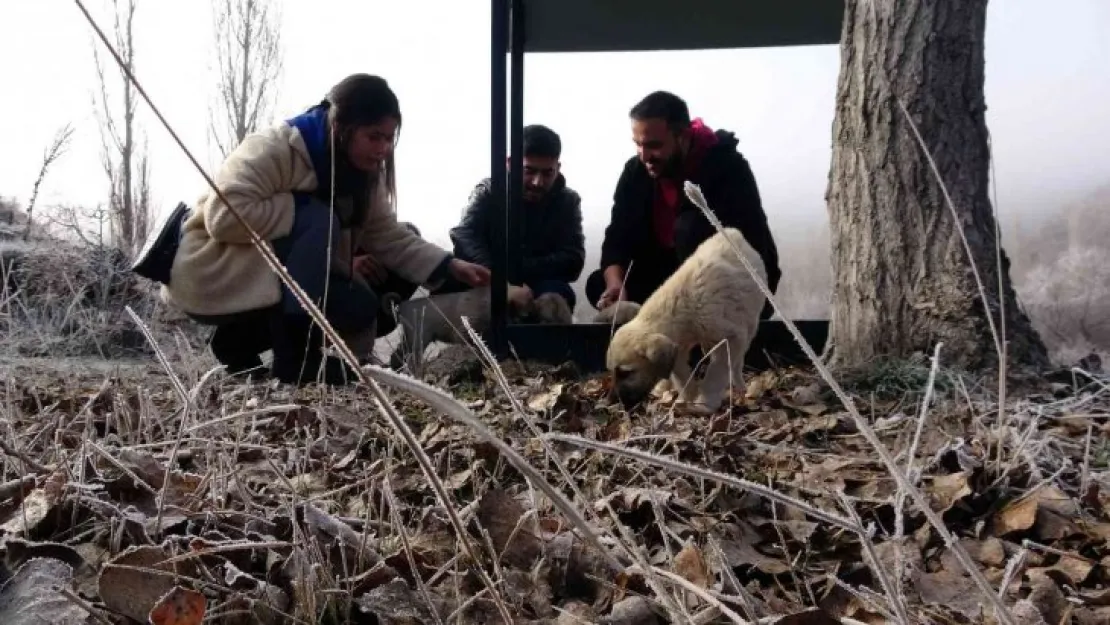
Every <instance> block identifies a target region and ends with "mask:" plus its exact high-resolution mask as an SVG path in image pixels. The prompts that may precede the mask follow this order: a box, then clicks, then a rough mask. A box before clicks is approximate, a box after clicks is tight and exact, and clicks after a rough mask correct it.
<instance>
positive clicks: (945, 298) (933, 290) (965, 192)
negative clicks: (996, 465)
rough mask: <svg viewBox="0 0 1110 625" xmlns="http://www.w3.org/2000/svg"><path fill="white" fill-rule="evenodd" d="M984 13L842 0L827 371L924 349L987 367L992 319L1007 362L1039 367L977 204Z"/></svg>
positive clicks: (946, 4) (944, 0)
mask: <svg viewBox="0 0 1110 625" xmlns="http://www.w3.org/2000/svg"><path fill="white" fill-rule="evenodd" d="M986 13H987V1H986V0H882V1H879V0H847V2H846V6H845V16H844V25H843V31H842V34H841V48H840V50H841V52H840V54H841V57H840V59H841V61H840V63H841V65H840V78H839V83H838V87H837V96H836V118H835V121H834V123H833V156H832V166H831V169H830V172H829V183H828V194H827V199H828V211H829V220H830V225H831V228H832V256H833V271H834V275H835V276H836V284H835V288H834V290H833V298H832V320H831V335H830V343H831V345H830V349H829V354H828V356H829V357H830V363H831V364H832V365H834V366H855V365H862V364H865V363H867V362H868V361H870V360H871V359H872V358H874V357H876V356H893V357H904V356H908V355H910V354H912V353H914V352H923V353H925V354H928V353H930V352H931V351H932V348H933V346H934V345H935V344H936V343H937V342H938V341H943V342H944V353H945V356H946V358H947V362H948V363H949V364H951V365H955V366H962V367H967V368H978V367H984V366H990V365H991V364H997V362H998V361H997V354H998V349H996V347H998V346H996V343H995V341H994V339H993V338H992V328H991V323H992V322H993V324H994V326H995V328H996V329H998V330H999V332H1002V330H1001V328H1003V327H1004V328H1005V331H1004V332H1005V337H1004V340H1005V345H1004V346H1003V347H1004V348H1005V349H1006V351H1007V354H1008V360H1013V361H1015V362H1024V363H1029V364H1036V365H1040V364H1045V363H1046V362H1047V356H1046V351H1045V347H1044V344H1043V343H1042V341H1041V339H1040V337H1039V336H1038V334H1037V332H1036V331H1035V330H1034V329H1033V327H1032V325H1031V324H1030V322H1029V319H1028V317H1027V316H1026V315H1025V314H1024V313H1023V312H1022V311H1021V310H1020V309H1019V307H1018V305H1017V298H1016V296H1015V294H1014V289H1013V286H1012V284H1011V279H1010V276H1009V260H1008V259H1007V257H1006V255H1005V253H1004V252H1002V250H1001V249H999V246H1001V241H999V240H998V239H997V237H996V224H995V218H994V214H993V210H992V207H991V202H990V198H989V195H988V173H989V164H990V145H989V136H988V132H987V125H986V119H985V113H986V103H985V98H984V95H983V75H984V45H983V40H984V34H985V31H986ZM903 104H904V106H905V109H906V111H908V113H909V115H910V117H911V118H912V120H913V122H912V124H911V122H910V121H909V119H907V116H906V115H905V114H904V113H903V110H902V105H903ZM915 132H920V135H921V137H922V138H923V142H924V143H925V144H926V145H927V147H928V151H929V154H931V155H932V158H933V159H935V164H936V168H937V171H939V177H940V179H941V180H942V181H943V183H944V185H945V187H946V188H947V191H948V192H949V196H950V197H951V198H952V202H953V204H954V206H955V212H956V213H957V215H958V219H959V222H958V224H957V221H956V219H955V218H954V217H953V214H952V213H953V211H952V209H950V208H949V205H948V204H947V203H946V198H945V194H944V192H943V191H942V187H941V184H940V183H938V181H937V176H936V175H934V173H933V168H932V166H931V165H930V163H929V158H928V157H927V156H926V153H925V151H924V150H923V149H922V147H921V145H920V143H919V141H918V139H917V135H916V134H915ZM958 225H959V226H962V230H963V232H964V234H965V235H966V245H965V243H964V239H963V238H962V236H961V233H960V228H958V227H957V226H958ZM969 251H970V256H971V257H970V258H969V255H968V252H969ZM971 261H974V268H975V269H976V270H977V271H978V274H979V276H980V278H981V281H977V280H976V278H975V273H974V272H973V269H972V262H971ZM999 265H1001V275H999V274H1000V272H999ZM980 285H981V286H980ZM981 290H982V291H983V292H985V295H986V298H985V299H986V300H987V301H988V302H989V305H988V306H987V307H986V308H985V307H984V305H983V298H982V297H981V295H980V291H981ZM1000 292H1001V294H1000ZM1000 302H1001V303H1002V306H1000ZM1000 309H1004V311H1005V315H1004V318H1005V323H1000V321H1001V320H1000V319H999V317H1000V315H999V313H1000Z"/></svg>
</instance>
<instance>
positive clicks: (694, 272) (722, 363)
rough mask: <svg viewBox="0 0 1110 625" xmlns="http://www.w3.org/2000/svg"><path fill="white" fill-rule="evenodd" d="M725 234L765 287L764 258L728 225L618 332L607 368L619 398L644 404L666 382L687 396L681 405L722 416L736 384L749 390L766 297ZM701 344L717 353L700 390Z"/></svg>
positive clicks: (614, 335)
mask: <svg viewBox="0 0 1110 625" xmlns="http://www.w3.org/2000/svg"><path fill="white" fill-rule="evenodd" d="M726 235H727V236H728V238H729V239H731V241H732V242H733V243H734V244H735V245H736V247H738V248H739V249H740V250H741V251H742V253H743V254H744V255H745V256H746V257H747V259H748V261H749V262H750V263H751V264H752V266H753V267H754V268H755V269H756V271H757V272H758V273H759V276H760V278H761V279H762V280H763V281H764V284H766V280H767V277H766V270H765V269H764V266H763V261H762V260H761V259H760V257H759V254H758V253H757V252H756V251H755V250H754V249H753V248H752V247H751V245H750V244H749V243H748V242H747V241H746V240H745V239H744V237H743V235H742V234H741V233H740V231H739V230H737V229H735V228H726V229H724V233H723V234H722V233H717V234H715V235H713V236H712V237H710V238H708V239H706V240H705V241H704V242H703V243H702V244H701V245H700V246H698V248H697V249H696V250H694V253H693V254H691V255H690V257H689V258H687V259H686V261H685V262H684V263H682V265H681V266H680V267H679V268H678V269H677V270H676V271H675V272H674V274H672V275H671V276H670V277H669V278H668V279H667V280H666V281H665V282H664V283H663V284H662V285H661V286H660V287H659V288H658V289H656V290H655V292H654V293H653V294H652V295H651V297H649V298H648V299H647V301H645V302H644V303H643V305H642V306H641V307H640V310H639V312H638V313H636V315H635V316H634V317H633V318H632V319H631V320H629V321H628V322H627V323H626V324H624V325H623V326H621V327H620V328H619V329H618V330H617V331H616V332H615V333H614V334H613V338H612V340H611V341H610V343H609V350H608V353H607V354H606V361H607V362H606V366H607V368H608V369H609V371H610V372H611V374H612V376H613V393H614V394H615V395H616V397H617V398H618V399H619V400H620V402H621V403H622V404H624V405H625V406H633V405H635V404H638V403H640V402H641V401H643V400H644V399H645V398H646V397H647V396H648V395H649V394H650V393H651V391H652V389H653V388H655V386H656V384H658V383H660V382H661V381H663V380H667V379H669V380H670V385H671V386H672V387H673V388H675V389H677V390H681V391H682V392H681V395H680V404H681V406H680V407H682V408H684V409H690V410H693V411H696V412H713V411H716V410H717V409H718V408H719V407H720V406H721V403H722V401H723V400H724V399H725V394H726V391H727V390H728V385H729V382H730V381H731V382H732V384H733V387H734V388H735V389H736V390H738V391H743V389H744V380H743V365H744V356H745V355H746V354H747V351H748V347H749V345H750V344H751V342H752V339H753V338H754V337H755V334H756V332H757V331H758V329H759V314H760V312H761V311H762V310H763V306H764V302H765V300H766V297H765V296H764V295H763V293H762V291H760V290H759V286H758V285H757V284H756V283H755V281H754V280H753V279H752V277H751V276H750V275H749V273H748V270H747V269H745V268H744V265H743V263H742V262H741V261H740V259H739V258H737V256H736V252H735V251H734V250H733V246H732V245H730V244H729V240H726V239H725V236H726ZM722 342H723V344H721V345H718V343H722ZM695 345H700V346H701V348H702V350H703V351H704V352H705V353H707V354H710V356H709V366H708V368H707V369H706V373H705V378H704V379H703V380H702V381H701V384H700V385H699V384H698V383H697V381H696V380H694V379H691V373H692V372H691V370H690V365H689V355H690V350H691V349H692V348H693V347H694V346H695ZM711 350H712V351H711Z"/></svg>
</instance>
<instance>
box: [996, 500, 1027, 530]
mask: <svg viewBox="0 0 1110 625" xmlns="http://www.w3.org/2000/svg"><path fill="white" fill-rule="evenodd" d="M1036 520H1037V500H1036V499H1035V498H1033V497H1023V498H1022V499H1019V500H1017V501H1015V502H1012V503H1010V504H1009V505H1007V506H1006V507H1005V508H1003V509H1001V510H999V511H998V513H997V514H995V515H994V534H995V535H996V536H1005V535H1007V534H1012V533H1014V532H1024V531H1025V530H1028V529H1029V528H1031V527H1033V523H1035V522H1036Z"/></svg>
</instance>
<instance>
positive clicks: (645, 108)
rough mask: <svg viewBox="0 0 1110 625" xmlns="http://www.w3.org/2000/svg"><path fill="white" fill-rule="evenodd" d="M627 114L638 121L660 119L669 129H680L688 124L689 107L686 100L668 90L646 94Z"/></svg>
mask: <svg viewBox="0 0 1110 625" xmlns="http://www.w3.org/2000/svg"><path fill="white" fill-rule="evenodd" d="M628 116H629V117H631V118H632V119H634V120H636V121H638V122H642V121H646V120H649V119H661V120H663V121H664V122H666V123H667V127H668V128H670V129H671V130H682V129H683V128H686V127H687V126H689V125H690V109H689V108H688V107H687V106H686V101H685V100H683V99H682V98H680V97H678V96H676V95H675V94H673V93H671V92H669V91H653V92H651V93H649V94H647V95H646V96H645V97H644V99H643V100H640V101H639V102H637V103H636V106H633V107H632V110H631V111H629V112H628Z"/></svg>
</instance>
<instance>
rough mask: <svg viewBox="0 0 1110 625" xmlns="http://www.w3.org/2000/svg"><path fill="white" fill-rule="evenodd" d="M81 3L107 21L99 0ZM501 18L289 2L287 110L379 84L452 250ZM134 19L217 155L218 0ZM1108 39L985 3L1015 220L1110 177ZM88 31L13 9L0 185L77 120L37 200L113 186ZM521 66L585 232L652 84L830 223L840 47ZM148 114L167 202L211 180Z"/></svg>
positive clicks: (90, 199)
mask: <svg viewBox="0 0 1110 625" xmlns="http://www.w3.org/2000/svg"><path fill="white" fill-rule="evenodd" d="M85 1H86V3H87V6H89V8H90V10H91V11H93V12H94V15H95V16H97V18H98V21H100V23H101V24H102V25H104V26H105V27H107V26H109V25H110V24H109V22H108V21H107V16H108V13H107V11H106V10H105V8H104V7H105V6H107V5H106V4H105V3H104V0H85ZM488 17H489V2H487V1H485V0H423V1H415V0H391V1H386V0H362V1H355V0H345V1H344V0H312V1H309V0H285V5H284V33H283V36H284V41H285V47H286V62H285V65H286V73H285V76H284V80H283V83H282V88H281V94H280V98H279V103H278V110H277V112H276V115H277V117H278V118H279V119H280V118H284V117H286V116H289V115H291V114H295V113H296V112H298V111H300V110H302V109H303V108H305V107H306V106H308V105H311V104H313V103H315V102H317V101H318V100H319V99H320V98H321V97H322V95H323V94H324V92H325V91H326V90H327V88H328V87H329V86H330V85H331V84H332V83H334V82H335V81H337V80H339V79H340V78H342V77H343V76H345V75H347V74H348V73H352V72H370V73H377V74H380V75H382V76H384V77H386V78H387V79H388V80H389V81H390V82H391V83H392V85H393V87H394V88H395V90H396V91H397V93H398V96H399V98H400V101H401V107H402V112H403V114H404V128H403V131H402V135H401V142H400V147H399V171H400V173H399V193H400V212H401V216H402V218H404V219H409V220H412V221H414V222H415V223H416V224H417V225H418V226H420V227H421V228H422V229H424V230H425V232H426V235H427V236H429V238H432V239H434V240H437V241H440V242H443V241H444V240H445V238H446V232H447V230H448V228H450V227H451V226H452V225H453V224H454V223H455V222H456V221H457V219H458V217H459V215H460V211H461V210H462V208H463V205H464V202H465V200H466V197H467V194H468V192H469V191H470V189H471V188H472V186H473V185H474V184H475V183H476V182H477V181H478V180H479V179H480V178H481V177H483V176H485V175H488V168H489V164H488V163H489V157H488V150H489V134H488V128H489V111H488V106H489V89H488V84H489V67H488V64H489V45H488V32H489V26H488ZM136 30H137V43H136V48H137V56H138V67H137V73H138V76H139V78H140V80H141V81H142V82H143V83H144V85H145V87H146V89H147V91H148V92H149V93H150V95H151V97H152V98H153V99H154V101H155V104H156V105H157V106H159V107H160V108H161V110H162V112H163V114H164V115H166V116H167V118H168V119H169V121H170V123H171V124H172V125H173V126H174V127H175V129H176V131H177V132H178V133H179V134H180V135H181V137H182V138H183V140H184V141H185V142H186V144H187V145H188V146H189V147H190V149H192V150H194V151H195V153H197V155H198V157H200V158H201V159H202V162H204V163H205V164H206V165H213V163H212V162H211V157H210V153H209V152H208V142H207V138H206V132H205V128H206V123H207V118H206V115H207V110H208V102H209V98H210V97H211V95H212V90H213V88H214V85H215V83H214V80H213V78H212V74H211V73H210V67H211V63H212V59H211V53H210V51H211V49H212V48H211V37H212V35H211V18H210V5H209V2H208V0H187V1H186V0H140V6H139V10H138V13H137V16H136ZM1108 32H1110V1H1108V0H1055V1H1052V2H1049V1H1047V0H992V1H991V3H990V9H989V17H988V26H987V44H986V47H987V53H986V56H987V73H986V76H987V78H986V81H987V84H986V95H987V104H988V107H989V112H988V122H989V124H990V128H991V131H992V134H993V136H994V141H995V147H996V165H995V166H996V168H997V173H998V186H999V193H1000V204H1001V208H1002V212H1003V215H1005V214H1006V213H1008V212H1010V211H1013V210H1016V209H1019V208H1020V209H1023V210H1050V209H1053V208H1057V207H1059V205H1060V204H1061V203H1064V202H1066V201H1068V200H1072V199H1074V198H1076V197H1077V196H1082V195H1084V194H1086V193H1089V192H1090V190H1091V189H1092V188H1094V187H1096V186H1098V185H1100V184H1104V183H1106V182H1110V141H1108V139H1110V107H1108V104H1107V103H1110V69H1108V68H1110V37H1108V36H1107V33H1108ZM93 36H94V35H93V32H92V30H91V28H90V27H89V25H88V24H87V23H86V22H85V20H84V17H83V16H82V15H81V13H80V11H79V10H78V8H77V6H76V5H75V3H74V2H72V1H70V0H2V2H0V58H2V59H3V62H2V63H0V89H2V90H3V91H2V93H3V96H2V97H0V141H2V145H3V148H2V149H0V195H5V196H15V197H16V198H18V199H20V200H21V201H26V199H27V198H28V196H29V195H30V192H31V186H32V184H33V182H34V178H35V175H36V173H37V170H38V167H39V161H40V159H41V154H42V152H43V150H44V148H45V147H46V146H47V145H48V144H49V142H50V139H51V137H52V136H53V135H54V133H55V132H56V130H57V129H58V128H59V127H60V126H61V125H63V124H64V123H66V122H72V123H73V124H75V126H76V127H77V134H76V135H75V140H74V144H73V148H72V149H71V151H70V153H69V154H67V155H66V157H65V159H64V160H63V161H62V162H60V163H59V164H58V165H57V167H56V168H55V169H54V170H53V171H52V172H51V175H50V176H49V178H48V179H47V181H46V183H45V186H44V188H43V190H42V199H41V201H43V202H44V203H47V204H50V203H58V202H70V203H84V204H95V203H97V202H100V201H102V200H103V198H104V197H105V195H106V194H105V183H104V181H103V174H102V172H101V168H100V160H99V146H100V143H99V135H98V131H97V128H96V120H95V118H94V117H93V114H92V106H91V102H92V94H93V92H94V88H95V73H94V65H93V58H92V53H91V52H90V46H91V45H92V44H93V39H92V38H93ZM96 45H100V44H99V42H96ZM105 60H110V59H108V58H107V56H105ZM526 71H527V77H526V82H527V83H528V89H527V91H526V94H527V95H526V98H525V109H526V122H528V123H533V122H539V123H544V124H547V125H549V126H551V127H553V128H554V129H555V130H556V131H557V132H559V133H560V134H561V135H562V137H563V141H564V146H565V147H564V155H563V163H564V173H565V174H566V175H567V178H568V182H569V184H570V185H571V186H572V187H574V188H576V189H577V190H578V191H579V192H580V193H581V194H582V196H583V198H584V208H585V210H586V215H585V219H586V222H587V228H588V229H590V230H592V231H596V228H597V227H600V226H601V225H603V224H604V223H605V221H606V220H607V219H608V213H609V200H610V197H611V195H612V189H613V185H614V183H615V182H616V179H617V175H618V174H619V173H620V168H621V165H622V163H623V161H624V160H625V159H626V158H628V157H629V156H630V155H631V154H632V149H633V146H632V142H631V139H630V132H629V124H628V121H627V111H628V109H629V107H631V105H632V104H634V103H635V102H636V100H638V99H639V98H640V97H642V96H643V95H645V94H647V93H648V92H650V91H652V90H654V89H668V90H672V91H674V92H676V93H678V94H679V95H681V96H683V97H684V98H686V100H687V101H688V102H689V104H690V107H691V109H692V113H693V114H694V115H697V116H702V117H704V118H705V120H706V122H707V123H708V124H709V125H710V126H713V127H723V128H727V129H730V130H734V131H736V132H737V134H738V135H739V137H740V140H741V144H740V149H741V150H742V151H743V152H744V153H745V155H746V156H747V157H748V158H749V160H750V161H751V163H752V166H753V168H754V170H755V173H756V176H757V179H758V182H759V185H760V187H761V190H762V192H763V196H764V201H765V206H766V208H767V211H768V215H769V218H770V221H771V225H772V228H773V229H774V230H776V231H779V232H780V233H781V232H784V231H786V230H788V229H790V228H792V227H795V226H796V225H804V224H806V223H813V222H814V220H825V219H827V217H826V215H825V207H824V192H825V185H826V180H827V175H828V168H829V156H830V140H831V124H832V116H833V99H834V93H835V88H836V79H837V71H838V51H837V48H836V46H817V47H806V48H774V49H751V50H734V51H706V52H678V53H675V52H667V53H618V54H565V55H530V56H529V58H528V60H527V63H526ZM140 116H141V121H142V122H143V123H144V124H145V129H146V132H147V134H148V135H149V137H150V145H151V150H152V158H151V160H152V169H153V187H154V195H155V202H156V205H157V206H158V208H159V209H160V210H168V209H169V208H170V207H172V205H173V204H174V203H175V202H176V201H178V200H186V201H192V200H193V199H194V198H196V197H197V195H198V194H199V193H200V192H201V191H202V190H203V189H204V188H205V183H204V181H203V179H202V178H201V177H200V175H199V174H198V173H197V172H196V171H195V170H194V169H193V168H192V166H191V165H190V164H189V162H188V160H187V159H186V157H185V156H184V155H183V154H182V153H181V152H180V150H179V149H178V148H177V146H176V145H174V144H173V143H172V140H171V139H170V137H169V135H168V134H167V133H166V131H165V130H164V129H163V128H162V127H161V126H160V125H158V123H157V120H156V119H155V118H154V117H153V115H151V114H150V113H149V110H148V109H147V108H146V106H145V104H140ZM1003 226H1004V227H1005V221H1004V222H1003ZM591 239H592V240H591V245H597V244H599V241H598V239H597V238H596V236H595V237H591Z"/></svg>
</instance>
